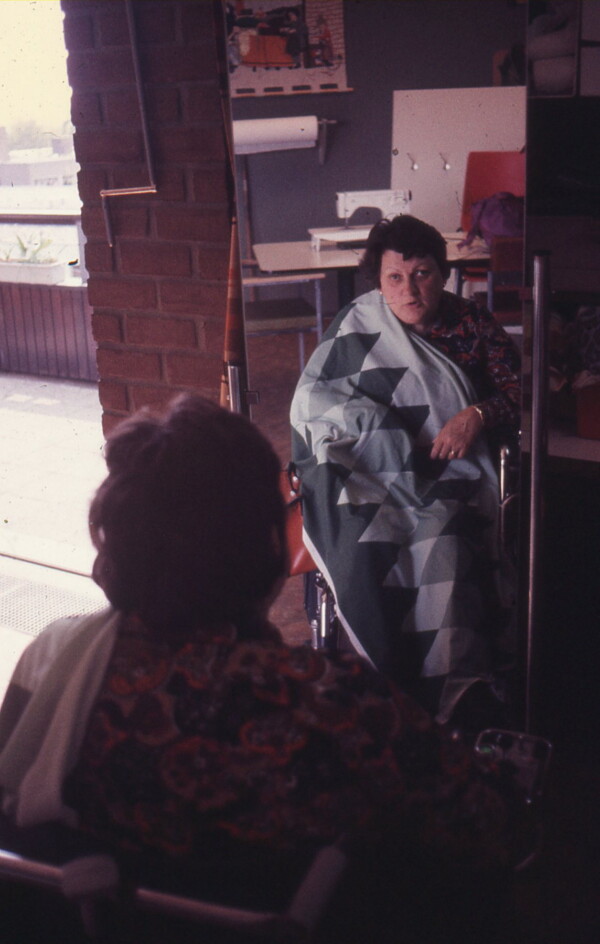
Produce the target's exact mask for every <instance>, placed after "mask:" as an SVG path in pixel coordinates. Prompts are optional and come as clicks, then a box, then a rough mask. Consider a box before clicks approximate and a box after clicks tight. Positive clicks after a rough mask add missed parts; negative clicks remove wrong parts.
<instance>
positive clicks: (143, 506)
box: [90, 394, 287, 633]
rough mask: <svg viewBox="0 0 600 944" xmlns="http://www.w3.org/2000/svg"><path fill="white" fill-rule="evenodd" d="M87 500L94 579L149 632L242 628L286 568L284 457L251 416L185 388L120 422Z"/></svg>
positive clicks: (114, 604) (115, 603)
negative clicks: (155, 409)
mask: <svg viewBox="0 0 600 944" xmlns="http://www.w3.org/2000/svg"><path fill="white" fill-rule="evenodd" d="M106 463H107V466H108V476H107V478H106V479H105V481H104V482H103V483H102V485H101V486H100V488H99V489H98V491H97V493H96V495H95V497H94V499H93V501H92V504H91V508H90V532H91V535H92V540H93V541H94V545H95V547H96V548H97V550H98V556H97V558H96V562H95V564H94V574H93V575H94V579H95V580H96V582H97V583H98V584H99V585H100V586H101V587H102V589H103V590H104V592H105V593H106V596H107V597H108V599H109V601H110V603H112V605H113V606H114V607H115V608H116V609H118V610H121V611H122V612H124V613H135V614H137V615H139V616H140V617H141V619H142V620H143V621H144V623H145V624H146V625H147V626H148V627H149V628H150V629H152V630H155V631H159V632H161V633H162V632H164V633H168V632H169V631H171V632H181V631H184V632H185V631H189V630H193V629H195V628H197V627H199V626H202V625H204V626H206V625H210V624H211V623H215V622H222V621H229V620H230V621H232V622H234V623H236V624H237V625H238V626H240V627H241V626H242V625H243V624H244V623H246V624H248V623H249V622H250V623H251V622H252V620H253V619H255V618H256V612H257V607H258V606H259V605H260V603H261V602H262V601H264V600H265V599H266V598H268V596H269V594H270V593H271V592H272V590H273V588H274V586H275V584H276V583H277V581H278V580H279V578H280V577H282V576H283V575H284V574H285V571H286V566H287V551H286V544H285V509H284V503H283V499H282V497H281V493H280V490H279V475H280V464H279V461H278V459H277V457H276V455H275V453H274V451H273V449H272V448H271V446H270V444H269V442H268V441H267V440H266V439H265V437H264V436H263V435H262V434H261V433H260V432H259V430H258V429H257V428H256V427H255V426H254V425H253V424H252V423H251V422H250V420H248V419H246V418H245V417H244V416H241V415H240V414H236V413H230V412H228V411H227V410H224V409H222V408H221V407H219V406H217V405H216V404H214V403H212V402H210V401H209V400H205V399H203V398H202V397H198V396H193V395H187V394H186V395H182V396H180V397H178V398H176V399H175V400H174V401H172V403H171V404H170V405H169V407H168V408H167V410H166V412H164V413H163V414H162V415H161V414H155V413H152V412H151V411H150V410H148V409H144V410H141V411H140V412H139V413H137V414H136V415H135V416H133V417H131V418H129V419H127V420H125V421H124V422H123V423H121V424H120V425H119V426H118V427H117V428H116V429H115V431H114V432H113V433H112V435H111V436H110V437H109V439H108V442H107V445H106Z"/></svg>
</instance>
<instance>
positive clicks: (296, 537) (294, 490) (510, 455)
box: [282, 440, 520, 651]
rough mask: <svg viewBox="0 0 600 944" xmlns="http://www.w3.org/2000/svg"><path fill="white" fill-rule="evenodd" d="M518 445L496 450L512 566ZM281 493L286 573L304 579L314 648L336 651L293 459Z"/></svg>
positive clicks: (502, 535) (501, 537)
mask: <svg viewBox="0 0 600 944" xmlns="http://www.w3.org/2000/svg"><path fill="white" fill-rule="evenodd" d="M518 456H519V444H518V440H515V441H514V442H512V443H508V442H503V443H502V444H501V445H500V447H499V449H498V485H499V496H498V508H499V514H498V545H499V551H500V554H501V555H502V556H504V557H505V558H506V559H507V560H508V561H509V562H510V564H511V566H513V567H514V568H515V569H516V567H517V557H518V533H519V529H518V512H519V472H520V470H519V461H518ZM282 492H283V494H284V497H285V499H286V502H287V508H288V521H287V537H288V547H289V553H290V562H291V563H290V570H289V576H300V575H301V576H302V577H303V579H304V609H305V611H306V615H307V620H308V623H309V626H310V634H311V636H310V641H311V646H312V648H313V649H322V650H328V651H335V650H336V649H338V648H339V647H340V644H341V641H342V638H343V632H344V631H343V628H342V627H341V625H340V622H339V620H338V618H337V615H336V604H335V597H334V594H333V591H332V590H331V587H330V586H329V585H328V583H327V580H326V578H325V577H324V575H323V574H322V573H321V571H320V570H319V569H318V568H317V566H316V564H315V563H314V561H313V560H312V558H311V556H310V554H309V552H308V550H307V549H306V548H305V546H304V543H303V540H302V494H301V480H300V477H299V475H298V473H297V471H296V468H295V466H294V463H293V462H290V463H288V466H287V469H285V470H284V471H283V473H282Z"/></svg>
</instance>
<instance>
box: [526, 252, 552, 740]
mask: <svg viewBox="0 0 600 944" xmlns="http://www.w3.org/2000/svg"><path fill="white" fill-rule="evenodd" d="M549 299H550V261H549V253H547V252H537V253H536V254H535V255H534V258H533V321H532V362H531V453H530V460H531V494H530V499H529V575H528V576H529V582H528V583H529V594H528V605H527V651H526V677H525V730H526V731H527V732H528V733H533V731H534V728H535V720H536V719H535V704H534V698H535V690H536V687H537V676H538V639H539V624H540V613H541V602H542V566H543V562H542V540H543V523H544V473H545V460H546V455H547V438H548V436H547V433H548V427H547V401H548V363H547V361H548V310H549V305H548V302H549Z"/></svg>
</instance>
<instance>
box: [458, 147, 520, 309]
mask: <svg viewBox="0 0 600 944" xmlns="http://www.w3.org/2000/svg"><path fill="white" fill-rule="evenodd" d="M501 191H506V192H508V193H512V194H514V195H515V196H516V197H524V196H525V154H524V152H522V151H471V153H470V154H469V155H468V157H467V168H466V171H465V186H464V190H463V199H462V211H461V216H460V228H461V230H463V232H464V233H465V235H466V234H467V233H468V232H469V230H470V229H471V210H472V207H473V204H474V203H477V201H478V200H483V199H485V197H491V196H493V194H495V193H500V192H501ZM487 272H488V270H487V267H486V268H482V267H481V266H476V265H474V266H464V267H462V268H461V279H460V285H459V292H460V290H461V288H462V283H463V282H464V281H465V280H467V281H471V282H485V281H487Z"/></svg>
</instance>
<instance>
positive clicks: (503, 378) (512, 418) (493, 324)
mask: <svg viewBox="0 0 600 944" xmlns="http://www.w3.org/2000/svg"><path fill="white" fill-rule="evenodd" d="M423 337H424V338H425V339H426V340H427V341H429V343H430V344H433V345H434V347H436V348H438V350H440V351H442V353H443V354H445V355H446V356H447V357H449V358H450V360H451V361H453V362H454V363H455V364H457V365H458V366H459V367H460V368H461V369H462V370H463V371H464V373H465V374H466V375H467V377H468V378H469V380H470V381H471V383H472V384H473V386H474V388H475V392H476V394H477V397H478V402H477V406H479V407H480V408H481V410H482V412H483V416H484V423H485V427H486V429H492V428H494V427H496V426H506V427H513V428H518V425H519V416H520V409H521V381H520V357H519V353H518V351H517V349H516V347H515V345H514V344H513V342H512V340H511V339H510V337H509V336H508V335H507V334H506V332H505V331H504V329H503V328H502V326H501V325H499V324H498V322H497V321H496V319H495V318H494V316H493V315H491V314H490V313H489V311H488V310H487V309H486V308H485V307H483V306H482V305H479V304H478V303H476V302H472V301H469V300H468V299H465V298H460V297H459V296H458V295H453V294H451V293H450V292H444V293H443V294H442V300H441V304H440V312H439V316H438V318H437V319H436V321H435V322H433V324H431V325H430V326H429V328H428V329H427V330H426V332H425V334H424V335H423Z"/></svg>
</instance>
